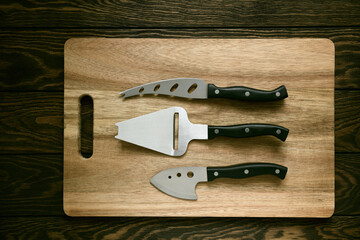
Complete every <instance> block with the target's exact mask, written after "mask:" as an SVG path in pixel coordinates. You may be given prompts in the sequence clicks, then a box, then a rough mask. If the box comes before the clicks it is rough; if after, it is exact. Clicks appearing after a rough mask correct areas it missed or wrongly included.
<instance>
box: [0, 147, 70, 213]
mask: <svg viewBox="0 0 360 240" xmlns="http://www.w3.org/2000/svg"><path fill="white" fill-rule="evenodd" d="M0 176H1V187H0V215H1V216H39V215H41V216H46V215H48V216H49V215H58V216H59V215H60V216H62V215H63V210H62V203H63V201H62V196H63V194H62V190H63V156H62V155H59V154H57V155H0Z"/></svg>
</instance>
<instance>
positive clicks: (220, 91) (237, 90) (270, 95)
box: [208, 84, 288, 101]
mask: <svg viewBox="0 0 360 240" xmlns="http://www.w3.org/2000/svg"><path fill="white" fill-rule="evenodd" d="M287 97H288V94H287V91H286V87H285V86H284V85H282V86H280V87H278V88H276V89H274V90H271V91H264V90H259V89H254V88H248V87H242V86H238V87H223V88H220V87H216V86H215V85H214V84H208V98H231V99H239V100H246V101H275V100H281V99H284V98H287Z"/></svg>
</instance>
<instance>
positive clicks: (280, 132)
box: [115, 107, 289, 156]
mask: <svg viewBox="0 0 360 240" xmlns="http://www.w3.org/2000/svg"><path fill="white" fill-rule="evenodd" d="M175 115H177V116H178V117H177V118H178V129H176V128H175V125H176V123H175V119H176V117H175ZM115 125H116V126H117V127H118V134H117V135H116V136H115V138H117V139H119V140H122V141H126V142H129V143H133V144H136V145H139V146H142V147H145V148H148V149H151V150H154V151H158V152H161V153H164V154H167V155H170V156H181V155H183V154H184V153H185V152H186V150H187V147H188V144H189V142H190V141H191V140H193V139H203V140H207V139H212V138H214V137H216V136H226V137H234V138H245V137H255V136H262V135H272V136H275V137H277V138H278V139H280V140H282V141H285V139H286V137H287V135H288V132H289V130H288V129H287V128H284V127H281V126H277V125H271V124H241V125H232V126H208V125H205V124H193V123H191V122H190V121H189V119H188V115H187V112H186V111H185V109H183V108H182V107H171V108H167V109H163V110H160V111H157V112H153V113H149V114H146V115H143V116H139V117H135V118H132V119H129V120H125V121H122V122H118V123H116V124H115ZM176 133H177V134H176ZM176 135H177V139H175V137H176ZM176 143H177V144H176ZM176 145H177V146H176Z"/></svg>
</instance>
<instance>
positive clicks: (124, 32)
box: [0, 28, 360, 92]
mask: <svg viewBox="0 0 360 240" xmlns="http://www.w3.org/2000/svg"><path fill="white" fill-rule="evenodd" d="M72 37H109V38H113V37H114V38H124V37H134V38H149V37H153V38H154V37H155V38H305V37H306V38H329V39H331V40H332V41H333V42H334V44H335V49H336V51H335V87H336V88H337V89H350V88H352V89H360V28H281V29H276V28H275V29H273V28H271V29H261V28H255V29H119V30H118V29H86V30H84V29H54V30H46V29H43V30H27V29H21V30H7V29H4V30H2V31H1V32H0V88H1V90H2V91H16V92H22V91H63V89H64V72H63V71H64V54H63V51H64V43H65V41H66V40H67V39H69V38H72Z"/></svg>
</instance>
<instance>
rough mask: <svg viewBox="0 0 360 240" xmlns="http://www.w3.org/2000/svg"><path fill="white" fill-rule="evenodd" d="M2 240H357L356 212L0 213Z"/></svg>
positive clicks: (357, 219) (359, 218)
mask: <svg viewBox="0 0 360 240" xmlns="http://www.w3.org/2000/svg"><path fill="white" fill-rule="evenodd" d="M0 223H1V224H0V237H1V238H2V239H39V238H41V239H48V238H51V239H54V238H55V239H358V238H359V237H360V231H359V225H360V217H332V218H331V219H322V220H319V219H263V218H251V219H249V218H54V217H42V218H31V217H29V218H22V217H12V218H0Z"/></svg>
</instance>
